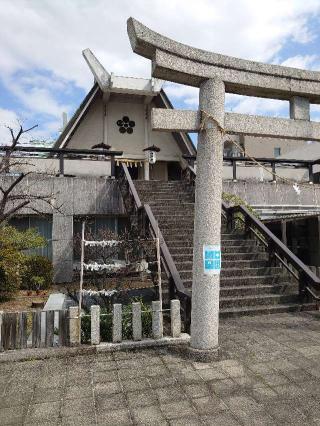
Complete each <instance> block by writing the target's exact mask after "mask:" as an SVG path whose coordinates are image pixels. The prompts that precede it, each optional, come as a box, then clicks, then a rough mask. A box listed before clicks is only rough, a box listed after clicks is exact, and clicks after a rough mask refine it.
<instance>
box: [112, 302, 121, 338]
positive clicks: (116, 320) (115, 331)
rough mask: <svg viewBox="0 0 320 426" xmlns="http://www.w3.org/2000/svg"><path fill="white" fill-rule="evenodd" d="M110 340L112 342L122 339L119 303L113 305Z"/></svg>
mask: <svg viewBox="0 0 320 426" xmlns="http://www.w3.org/2000/svg"><path fill="white" fill-rule="evenodd" d="M112 341H113V343H117V342H121V341H122V305H121V304H120V303H115V304H114V305H113V321H112Z"/></svg>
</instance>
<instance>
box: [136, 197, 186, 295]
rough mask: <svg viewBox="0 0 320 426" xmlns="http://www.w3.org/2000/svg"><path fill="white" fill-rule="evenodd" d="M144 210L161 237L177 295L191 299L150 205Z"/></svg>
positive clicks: (146, 205) (161, 243) (154, 231)
mask: <svg viewBox="0 0 320 426" xmlns="http://www.w3.org/2000/svg"><path fill="white" fill-rule="evenodd" d="M143 207H144V210H145V212H146V215H147V217H148V220H149V222H150V225H151V227H152V231H153V234H154V236H156V235H157V233H158V235H159V239H160V250H161V253H162V256H163V258H164V260H165V263H166V266H167V268H168V270H169V272H170V275H171V277H172V279H173V281H174V284H175V288H176V291H177V293H178V294H179V295H180V296H182V297H187V298H188V297H191V293H190V291H189V290H188V289H186V288H185V286H184V284H183V281H182V280H181V278H180V274H179V272H178V270H177V267H176V265H175V263H174V261H173V259H172V256H171V254H170V252H169V249H168V246H167V244H166V242H165V240H164V238H163V235H162V233H161V231H160V229H158V224H157V221H156V219H155V217H154V215H153V213H152V210H151V207H150V205H149V204H144V206H143Z"/></svg>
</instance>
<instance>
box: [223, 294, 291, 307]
mask: <svg viewBox="0 0 320 426" xmlns="http://www.w3.org/2000/svg"><path fill="white" fill-rule="evenodd" d="M298 301H299V295H298V294H290V295H278V294H267V295H258V296H256V295H253V296H242V297H220V301H219V306H220V309H223V308H236V307H245V306H260V305H277V304H278V305H279V304H280V305H281V304H285V303H297V302H298Z"/></svg>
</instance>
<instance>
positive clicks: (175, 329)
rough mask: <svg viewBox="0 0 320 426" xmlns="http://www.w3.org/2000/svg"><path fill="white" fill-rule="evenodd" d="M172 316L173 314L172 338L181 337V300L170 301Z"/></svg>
mask: <svg viewBox="0 0 320 426" xmlns="http://www.w3.org/2000/svg"><path fill="white" fill-rule="evenodd" d="M170 314H171V336H172V337H180V334H181V316H180V300H178V299H174V300H171V301H170Z"/></svg>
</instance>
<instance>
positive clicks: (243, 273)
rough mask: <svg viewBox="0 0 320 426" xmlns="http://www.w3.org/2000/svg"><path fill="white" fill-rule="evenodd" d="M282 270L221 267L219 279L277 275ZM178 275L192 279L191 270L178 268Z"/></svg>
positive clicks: (184, 278)
mask: <svg viewBox="0 0 320 426" xmlns="http://www.w3.org/2000/svg"><path fill="white" fill-rule="evenodd" d="M282 272H283V270H282V269H281V268H277V267H266V268H246V269H238V268H230V269H222V270H221V274H220V276H221V279H222V278H227V277H235V278H240V277H261V276H265V275H278V274H281V273H282ZM179 274H180V277H181V279H182V280H187V281H188V280H191V279H192V270H191V269H190V270H188V269H187V270H180V271H179Z"/></svg>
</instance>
